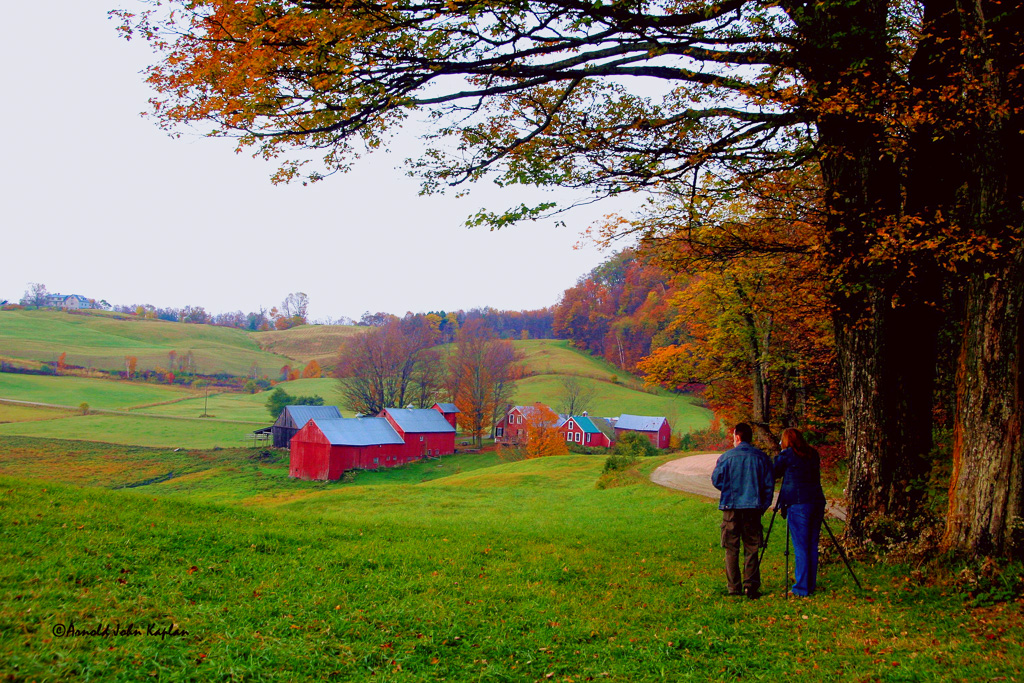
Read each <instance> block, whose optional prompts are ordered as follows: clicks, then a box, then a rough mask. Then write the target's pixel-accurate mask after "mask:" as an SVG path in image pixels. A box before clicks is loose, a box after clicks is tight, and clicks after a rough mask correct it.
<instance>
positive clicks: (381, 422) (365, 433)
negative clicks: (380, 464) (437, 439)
mask: <svg viewBox="0 0 1024 683" xmlns="http://www.w3.org/2000/svg"><path fill="white" fill-rule="evenodd" d="M434 412H437V411H434ZM313 424H315V425H316V426H317V427H318V428H319V429H320V431H321V432H323V435H324V436H325V437H327V440H328V441H330V442H331V445H332V446H379V445H381V444H400V443H405V442H404V441H403V440H402V437H400V436H399V435H398V432H396V431H395V428H394V427H392V426H391V423H389V422H388V421H387V419H386V418H383V417H340V418H334V419H327V418H313ZM446 424H447V423H446Z"/></svg>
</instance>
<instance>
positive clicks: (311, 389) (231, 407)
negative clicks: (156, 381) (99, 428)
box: [135, 377, 351, 424]
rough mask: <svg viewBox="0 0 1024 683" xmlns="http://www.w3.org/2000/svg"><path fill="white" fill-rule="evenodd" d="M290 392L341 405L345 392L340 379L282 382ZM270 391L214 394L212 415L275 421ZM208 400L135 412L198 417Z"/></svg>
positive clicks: (226, 417)
mask: <svg viewBox="0 0 1024 683" xmlns="http://www.w3.org/2000/svg"><path fill="white" fill-rule="evenodd" d="M276 386H277V387H280V388H282V389H284V390H285V391H287V392H288V393H289V394H291V395H292V396H313V395H316V396H320V397H322V398H323V399H324V402H325V403H326V404H327V405H339V404H340V403H341V400H342V399H341V391H340V388H339V386H338V380H336V379H329V378H326V377H324V378H320V379H297V380H292V381H291V382H281V383H279V384H277V385H276ZM269 396H270V392H267V391H262V392H260V393H258V394H238V393H221V394H211V395H210V398H209V403H208V407H207V408H206V410H207V412H208V414H209V415H212V416H213V417H216V418H219V419H225V420H244V421H249V422H267V423H268V424H269V423H271V422H273V420H272V419H271V417H270V413H268V412H267V407H266V403H267V398H268V397H269ZM205 401H206V399H205V397H203V396H199V397H197V398H193V399H189V400H187V401H179V402H177V403H168V404H165V405H155V406H148V407H145V408H140V409H139V410H138V411H135V412H137V413H139V414H145V415H172V416H177V417H198V416H199V415H202V413H203V407H204V402H205ZM342 414H343V415H349V416H351V412H347V411H345V410H342Z"/></svg>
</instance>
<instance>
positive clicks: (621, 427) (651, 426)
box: [615, 415, 672, 448]
mask: <svg viewBox="0 0 1024 683" xmlns="http://www.w3.org/2000/svg"><path fill="white" fill-rule="evenodd" d="M623 432H639V433H640V434H643V435H644V436H646V437H647V438H648V439H650V441H651V443H652V444H653V445H654V447H655V448H668V447H669V442H670V439H671V438H672V428H671V427H670V426H669V424H668V420H667V419H666V418H664V417H649V416H647V415H622V416H620V417H619V419H618V420H617V421H616V422H615V436H616V438H618V437H619V435H621V434H622V433H623Z"/></svg>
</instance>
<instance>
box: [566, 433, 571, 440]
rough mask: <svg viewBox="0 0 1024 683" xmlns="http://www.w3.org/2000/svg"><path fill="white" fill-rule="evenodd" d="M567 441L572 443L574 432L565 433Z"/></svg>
mask: <svg viewBox="0 0 1024 683" xmlns="http://www.w3.org/2000/svg"><path fill="white" fill-rule="evenodd" d="M565 440H566V441H572V432H566V433H565Z"/></svg>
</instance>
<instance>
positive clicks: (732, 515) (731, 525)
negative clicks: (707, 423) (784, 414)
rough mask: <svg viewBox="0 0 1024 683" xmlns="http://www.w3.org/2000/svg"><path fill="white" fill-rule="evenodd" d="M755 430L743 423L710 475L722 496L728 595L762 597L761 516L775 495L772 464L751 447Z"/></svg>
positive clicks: (761, 453)
mask: <svg viewBox="0 0 1024 683" xmlns="http://www.w3.org/2000/svg"><path fill="white" fill-rule="evenodd" d="M752 437H753V430H751V428H750V425H748V424H746V423H745V422H741V423H740V424H738V425H736V427H735V429H733V434H732V443H733V447H732V448H731V449H729V450H727V451H726V452H725V453H722V455H721V457H719V458H718V462H717V463H715V470H714V472H712V473H711V483H712V484H714V486H715V488H716V489H718V490H719V491H721V492H722V495H721V498H720V499H719V501H718V509H719V510H721V511H722V547H723V548H725V578H726V581H727V582H728V584H729V595H743V594H746V596H747V597H748V598H750V599H752V600H753V599H756V598H759V597H761V567H760V563H759V562H758V557H757V551H758V549H760V547H761V544H762V543H763V542H764V532H763V530H762V528H761V515H763V514H764V511H765V510H767V509H768V508H769V507H771V504H772V494H773V493H774V492H775V478H774V476H773V475H772V462H771V460H769V459H768V456H767V455H765V453H764V451H762V450H761V449H760V448H755V447H754V445H753V444H751V443H750V440H751V438H752ZM741 542H742V543H743V554H744V562H743V574H742V577H741V575H740V563H739V557H740V543H741Z"/></svg>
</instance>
